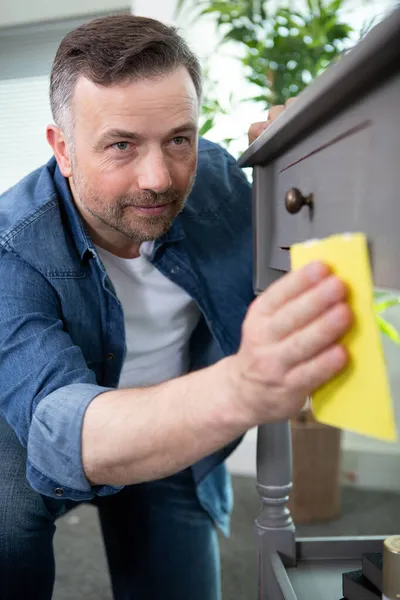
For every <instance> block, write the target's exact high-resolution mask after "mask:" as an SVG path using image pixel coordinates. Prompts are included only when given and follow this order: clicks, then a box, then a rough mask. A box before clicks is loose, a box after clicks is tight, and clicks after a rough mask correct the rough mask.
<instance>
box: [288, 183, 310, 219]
mask: <svg viewBox="0 0 400 600" xmlns="http://www.w3.org/2000/svg"><path fill="white" fill-rule="evenodd" d="M312 204H313V199H312V194H310V195H309V196H303V194H302V193H301V191H300V190H298V189H297V188H290V190H289V191H288V192H286V196H285V206H286V210H287V211H288V212H290V213H291V214H292V215H294V214H296V213H298V212H299V210H301V209H302V207H303V206H308V207H309V208H312Z"/></svg>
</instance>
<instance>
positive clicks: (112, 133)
mask: <svg viewBox="0 0 400 600" xmlns="http://www.w3.org/2000/svg"><path fill="white" fill-rule="evenodd" d="M138 137H139V136H138V134H137V133H135V132H133V131H125V130H124V129H109V130H108V131H105V132H104V133H103V134H102V135H101V136H100V138H99V140H98V142H97V144H96V146H102V145H103V144H104V143H105V142H113V141H115V140H117V141H119V140H121V138H123V139H124V140H137V139H138Z"/></svg>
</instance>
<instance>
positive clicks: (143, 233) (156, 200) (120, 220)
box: [72, 165, 194, 244]
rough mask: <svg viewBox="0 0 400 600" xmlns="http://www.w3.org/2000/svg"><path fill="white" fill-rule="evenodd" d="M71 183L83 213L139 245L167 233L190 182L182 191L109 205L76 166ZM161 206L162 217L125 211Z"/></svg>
mask: <svg viewBox="0 0 400 600" xmlns="http://www.w3.org/2000/svg"><path fill="white" fill-rule="evenodd" d="M72 181H73V185H74V195H75V197H76V201H77V203H78V204H79V205H80V207H81V208H82V209H83V210H84V211H86V212H88V213H89V214H90V215H91V216H92V217H94V218H95V219H96V220H97V221H99V222H101V223H102V224H104V225H106V226H108V227H110V228H111V229H114V230H115V231H118V232H119V233H121V234H122V235H124V236H126V237H128V238H129V239H131V240H132V241H134V242H137V243H140V244H141V243H142V242H149V241H152V240H156V239H158V238H160V237H162V236H163V235H164V234H165V233H167V231H168V230H169V229H170V228H171V226H172V223H173V221H174V220H175V218H176V217H177V216H178V214H179V213H181V212H182V211H183V208H184V206H185V203H186V200H187V198H188V196H189V194H190V192H191V190H192V188H193V184H194V181H192V182H191V185H190V186H189V189H188V190H187V191H186V192H181V191H178V190H174V189H170V190H168V191H167V192H165V193H162V194H157V193H155V192H151V191H146V192H140V193H137V194H127V195H124V196H119V197H117V198H113V199H112V201H111V202H110V200H107V199H105V198H102V197H101V196H99V195H98V194H97V193H96V192H95V191H94V190H93V189H92V188H91V186H89V185H88V184H87V182H86V181H85V180H84V178H83V176H82V174H81V173H80V171H79V168H77V166H76V165H73V172H72ZM163 204H167V205H168V208H167V211H166V213H165V214H163V215H139V214H137V213H136V211H134V210H131V209H130V208H129V207H135V206H136V207H140V206H142V207H144V206H145V207H153V206H154V207H155V206H160V205H163ZM133 213H134V214H133Z"/></svg>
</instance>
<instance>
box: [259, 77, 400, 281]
mask: <svg viewBox="0 0 400 600" xmlns="http://www.w3.org/2000/svg"><path fill="white" fill-rule="evenodd" d="M399 99H400V74H398V75H396V76H395V77H393V78H391V79H390V80H387V81H384V82H381V84H380V85H379V86H377V87H376V88H375V90H373V92H371V94H370V95H369V96H366V97H362V98H359V99H357V102H355V103H354V104H353V105H352V106H350V107H348V108H347V109H346V110H344V111H343V112H341V113H338V114H337V115H333V116H332V119H331V120H329V121H328V122H326V123H324V124H323V125H321V127H320V128H319V129H318V130H316V131H313V132H310V135H309V137H308V138H306V139H304V140H302V141H300V142H299V143H298V144H296V145H294V146H293V147H292V148H291V149H290V150H288V151H287V152H286V153H285V154H283V155H281V156H279V157H277V158H276V159H275V160H274V161H272V162H271V163H269V164H268V165H259V166H257V167H256V168H255V175H256V179H255V186H254V217H255V278H254V280H255V289H256V290H257V291H260V290H262V289H264V288H265V287H266V285H268V284H269V282H270V281H271V277H272V276H273V275H271V273H270V269H271V268H272V269H278V270H280V271H287V270H289V269H290V260H289V251H288V248H289V247H290V246H291V245H292V244H293V243H295V242H301V241H304V240H307V239H313V238H322V237H325V236H327V235H331V234H334V233H342V232H346V231H362V232H364V233H365V234H366V235H367V237H368V241H369V243H370V247H371V258H372V267H373V274H374V279H375V283H376V285H378V286H382V287H389V288H390V287H391V288H394V287H395V288H396V289H399V290H400V266H398V264H399V261H400V110H399V108H398V106H399ZM291 188H298V189H299V190H300V191H301V192H302V194H303V195H304V196H307V195H309V194H313V210H312V212H310V210H309V208H308V207H307V206H303V207H302V208H301V209H300V211H299V212H298V213H296V214H290V213H289V212H288V211H287V209H286V207H285V195H286V193H287V192H288V190H290V189H291Z"/></svg>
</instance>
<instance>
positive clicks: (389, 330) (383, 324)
mask: <svg viewBox="0 0 400 600" xmlns="http://www.w3.org/2000/svg"><path fill="white" fill-rule="evenodd" d="M376 319H377V321H378V326H379V329H380V330H381V332H382V333H383V334H384V335H386V336H387V337H388V338H390V339H391V340H392V342H394V343H395V344H398V345H399V346H400V334H399V332H398V331H397V329H396V328H395V327H393V325H391V324H390V323H388V321H386V320H385V319H384V318H383V317H381V316H380V315H376Z"/></svg>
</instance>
